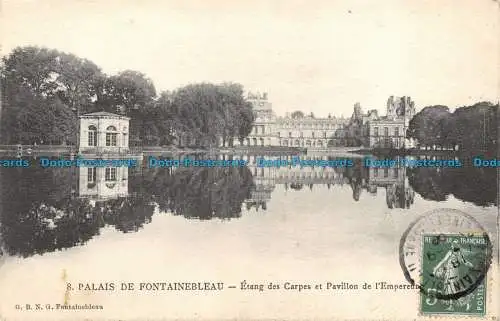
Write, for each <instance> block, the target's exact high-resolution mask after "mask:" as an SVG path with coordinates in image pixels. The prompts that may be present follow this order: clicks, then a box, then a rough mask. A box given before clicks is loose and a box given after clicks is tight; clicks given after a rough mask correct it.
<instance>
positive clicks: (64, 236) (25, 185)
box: [0, 155, 498, 320]
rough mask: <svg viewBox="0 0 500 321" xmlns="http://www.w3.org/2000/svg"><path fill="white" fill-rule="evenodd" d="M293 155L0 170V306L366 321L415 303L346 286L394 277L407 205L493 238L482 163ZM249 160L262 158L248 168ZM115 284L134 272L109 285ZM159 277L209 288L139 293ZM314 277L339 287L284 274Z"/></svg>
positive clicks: (493, 215) (493, 188)
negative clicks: (388, 162)
mask: <svg viewBox="0 0 500 321" xmlns="http://www.w3.org/2000/svg"><path fill="white" fill-rule="evenodd" d="M183 157H184V156H183ZM293 157H294V156H290V155H281V156H280V155H273V156H266V155H243V156H239V157H236V156H234V157H233V158H235V159H242V160H245V161H246V162H247V163H248V165H246V166H236V167H193V166H189V167H183V166H179V167H166V168H165V167H148V166H142V167H136V168H127V167H116V168H87V167H80V168H76V167H68V168H41V167H39V166H35V165H33V166H30V167H25V168H6V167H0V232H1V234H0V235H1V239H0V241H1V243H2V252H3V255H2V258H1V259H0V260H1V261H0V265H1V268H0V284H1V285H2V286H1V287H0V297H1V298H3V299H2V302H0V311H6V312H5V313H6V315H7V316H12V317H13V318H15V317H16V318H20V319H22V316H23V315H22V314H19V312H18V311H17V312H16V311H15V309H14V306H15V305H16V304H26V303H30V302H31V303H33V304H35V303H44V304H46V303H47V304H56V303H60V304H62V303H63V302H73V303H78V304H85V303H87V304H100V305H102V306H103V311H104V312H103V311H100V312H97V311H76V312H75V311H72V312H71V313H72V314H71V315H72V316H73V315H74V316H75V317H76V316H77V315H85V316H88V317H92V315H98V316H103V315H106V316H110V317H113V318H130V319H132V318H133V317H141V316H144V313H145V311H147V315H148V316H149V317H151V318H155V317H162V316H165V315H168V316H169V318H174V317H179V318H193V317H196V316H203V317H204V318H209V317H213V318H221V317H234V316H238V317H239V318H244V317H248V318H265V317H272V316H274V315H275V313H274V312H275V311H285V312H284V314H283V317H287V316H289V317H292V316H293V317H307V318H311V317H313V316H314V315H318V316H323V317H324V316H325V315H331V316H332V317H337V318H354V317H356V318H362V317H363V315H360V313H366V315H365V317H366V318H370V319H374V318H377V316H379V317H384V316H385V317H387V316H388V315H390V313H392V312H391V311H393V310H394V309H395V307H397V306H403V305H406V306H415V310H414V311H411V309H410V310H409V311H407V312H403V311H401V313H402V314H399V316H400V317H404V316H405V315H404V313H407V314H406V316H407V317H408V318H410V317H411V318H413V317H414V315H415V311H416V310H417V309H418V302H417V301H416V294H415V293H414V292H411V291H406V292H405V291H400V292H396V291H385V290H377V291H375V292H373V291H371V292H370V291H362V284H364V283H375V282H388V283H393V284H402V283H405V282H406V280H405V279H404V275H403V272H402V270H401V267H400V265H399V261H398V255H399V254H398V247H399V242H400V239H401V236H402V234H403V233H404V231H405V229H406V228H407V227H408V225H409V224H410V223H411V222H412V221H414V220H415V219H416V218H417V217H418V216H419V215H421V214H423V213H425V212H427V211H429V210H432V209H435V208H452V209H458V210H461V211H464V212H466V213H468V214H470V215H471V216H473V217H474V218H475V219H476V220H477V221H478V222H479V223H480V224H481V225H482V226H483V227H484V228H485V229H486V230H487V231H488V232H489V234H490V237H491V239H492V241H493V245H494V248H495V249H497V248H498V247H497V245H498V244H497V234H496V233H497V232H496V231H497V229H496V225H497V219H498V206H497V204H498V190H497V185H498V176H497V170H496V169H494V168H474V167H472V166H464V167H461V168H453V167H450V168H431V167H426V168H423V167H421V168H408V167H395V168H372V167H367V166H365V163H364V160H363V158H361V157H355V156H345V155H342V156H339V155H299V157H300V158H301V159H302V160H308V161H309V162H308V163H307V164H311V163H314V162H316V163H318V162H319V163H320V162H323V164H325V163H324V162H329V163H328V164H344V165H345V164H347V163H349V164H351V165H350V166H343V165H336V167H321V166H315V167H312V166H303V167H300V166H295V165H296V164H295V165H293V166H289V165H288V166H287V165H284V166H276V165H277V164H286V163H287V162H289V161H290V160H291V159H292V158H293ZM215 158H216V159H228V158H231V157H229V156H227V155H225V156H223V155H216V156H215ZM259 158H266V159H268V160H274V163H273V164H274V165H275V166H268V167H261V166H258V165H257V163H258V159H259ZM466 162H467V161H465V163H466ZM33 163H34V164H35V163H36V160H33ZM181 163H182V161H181ZM305 164H306V163H304V165H305ZM144 165H147V159H145V160H144ZM492 268H493V269H496V268H497V267H496V263H494V266H492ZM68 282H70V283H72V284H73V285H74V286H75V287H77V286H78V285H79V284H80V283H81V284H83V286H82V288H81V289H77V290H81V291H77V290H75V291H74V292H71V293H70V294H68V292H67V291H66V283H68ZM129 282H131V283H137V284H139V283H144V284H150V285H148V286H146V285H143V289H141V291H130V293H127V291H125V292H123V291H118V290H119V289H118V290H117V288H119V287H120V286H121V283H129ZM163 282H213V283H215V284H217V283H224V287H225V288H224V290H223V291H208V292H202V293H199V292H196V293H197V294H196V295H193V294H192V293H189V291H188V292H176V291H175V290H172V291H158V289H157V288H156V290H154V289H155V286H153V285H152V284H155V283H157V284H159V283H163ZM242 282H245V283H244V284H246V285H245V286H244V285H243V284H242ZM269 282H274V283H276V284H278V285H280V284H281V286H280V287H281V288H280V291H272V290H269V289H271V288H272V285H269ZM318 282H324V283H325V284H326V283H327V282H330V285H332V284H344V285H345V286H344V287H342V290H336V291H329V290H325V291H321V292H320V293H319V294H318V293H316V292H315V293H312V292H311V290H307V287H304V286H302V287H300V286H299V285H304V284H314V283H318ZM342 282H344V283H342ZM105 284H107V285H108V286H107V289H106V286H104V285H105ZM110 284H114V287H115V288H114V290H113V289H110V286H109V285H110ZM248 284H250V285H252V284H253V285H255V287H252V286H250V287H248V286H247V285H248ZM285 284H288V285H287V286H286V287H287V288H286V289H284V285H285ZM259 285H260V286H259ZM354 285H358V286H359V287H358V288H357V289H356V288H354ZM99 286H100V290H99V289H98V290H97V291H89V289H92V288H99ZM233 286H234V287H235V288H234V289H233V288H232V287H233ZM156 287H158V285H156ZM261 288H262V289H266V290H262V291H261V290H259V289H261ZM299 289H301V290H300V292H299ZM308 291H309V292H308ZM152 292H153V293H152ZM497 292H498V291H497ZM497 301H498V300H497ZM256 305H258V306H259V309H256V308H255V306H256ZM123 307H129V308H130V310H129V311H133V312H127V309H124V308H123ZM359 307H362V308H359ZM165 309H168V313H167V312H165ZM141 311H142V315H141ZM369 311H371V312H369ZM46 313H49V312H47V311H43V313H42V312H41V313H38V314H36V315H35V314H33V315H32V317H36V316H40V318H41V319H43V318H46V317H47V314H46ZM79 313H80V314H79ZM93 313H95V314H93ZM102 313H104V314H102ZM66 316H67V315H66ZM52 317H53V318H54V320H55V319H58V318H64V315H62V316H61V315H60V314H52V316H51V318H52Z"/></svg>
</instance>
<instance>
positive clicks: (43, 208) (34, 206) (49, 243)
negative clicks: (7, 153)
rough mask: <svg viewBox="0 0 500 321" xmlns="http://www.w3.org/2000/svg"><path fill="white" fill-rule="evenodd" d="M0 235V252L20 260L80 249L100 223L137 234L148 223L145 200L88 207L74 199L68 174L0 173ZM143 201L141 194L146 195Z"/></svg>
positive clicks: (68, 171) (149, 208)
mask: <svg viewBox="0 0 500 321" xmlns="http://www.w3.org/2000/svg"><path fill="white" fill-rule="evenodd" d="M0 170H1V171H2V172H1V174H2V180H3V182H7V184H1V185H0V188H1V190H0V198H1V199H0V204H1V205H2V213H0V214H1V215H0V233H1V239H2V243H3V249H4V251H5V252H7V253H8V254H10V255H21V256H24V257H27V256H30V255H35V254H43V253H45V252H52V251H56V250H61V249H65V248H70V247H73V246H77V245H82V244H85V243H86V242H87V241H88V240H90V239H91V238H92V237H94V236H95V235H98V234H99V230H100V228H102V227H104V225H105V223H107V224H112V225H116V228H117V229H118V230H121V231H124V232H127V231H131V230H138V228H139V227H142V225H143V224H144V223H147V222H149V221H150V220H151V216H152V214H153V206H152V205H149V204H150V199H149V198H145V197H140V196H136V197H134V198H130V199H120V200H115V201H108V202H107V203H106V204H105V205H103V204H100V203H99V204H98V205H99V206H95V207H94V206H92V205H91V204H90V202H89V200H88V199H83V198H76V197H74V194H73V193H72V187H73V186H76V184H74V183H75V181H74V180H75V179H76V177H75V175H74V174H75V172H74V171H73V169H42V168H39V167H37V166H33V167H28V168H22V169H0ZM146 195H147V194H146Z"/></svg>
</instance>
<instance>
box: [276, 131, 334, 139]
mask: <svg viewBox="0 0 500 321" xmlns="http://www.w3.org/2000/svg"><path fill="white" fill-rule="evenodd" d="M337 134H338V133H335V136H338V135H337ZM288 137H289V138H292V137H293V136H292V132H288ZM299 137H300V138H304V133H303V132H300V133H299ZM327 137H328V134H327V132H323V135H322V138H327ZM278 138H281V132H278ZM311 138H320V137H319V136H318V137H316V134H315V133H314V132H312V133H311Z"/></svg>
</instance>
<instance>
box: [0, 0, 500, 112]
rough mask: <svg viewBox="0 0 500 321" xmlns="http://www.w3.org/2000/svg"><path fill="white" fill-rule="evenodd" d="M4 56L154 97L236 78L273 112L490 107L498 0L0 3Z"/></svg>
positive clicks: (497, 55) (497, 60)
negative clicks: (31, 55)
mask: <svg viewBox="0 0 500 321" xmlns="http://www.w3.org/2000/svg"><path fill="white" fill-rule="evenodd" d="M1 10H2V20H1V21H2V22H1V23H2V26H1V28H0V30H1V38H0V39H1V44H2V54H3V55H5V54H8V53H9V52H10V51H11V50H12V49H13V48H15V47H17V46H25V45H38V46H45V47H48V48H53V49H58V50H61V51H64V52H70V53H73V54H75V55H77V56H79V57H82V58H87V59H90V60H92V61H93V62H94V63H96V64H97V65H98V66H100V67H101V68H102V70H103V72H105V73H107V74H115V73H117V72H119V71H122V70H126V69H132V70H137V71H140V72H142V73H144V74H146V75H147V76H148V77H149V78H151V79H152V80H153V82H154V84H155V86H156V89H157V91H158V92H160V91H163V90H173V89H175V88H178V87H180V86H183V85H186V84H189V83H197V82H213V83H221V82H226V81H230V82H238V83H241V84H242V85H243V86H244V88H245V89H246V90H250V91H254V92H255V91H259V92H268V96H269V100H270V101H271V102H272V103H273V109H274V110H275V111H276V112H277V114H278V115H283V114H285V112H293V111H295V110H302V111H304V112H306V113H309V112H314V114H315V115H316V116H326V115H328V114H329V113H331V114H332V115H338V116H340V115H343V116H350V115H351V114H352V110H353V105H354V104H355V103H356V102H359V103H360V104H361V106H362V108H363V110H365V111H366V110H368V109H378V110H379V111H380V112H383V114H385V108H386V103H387V99H388V97H389V96H391V95H394V96H411V97H412V99H413V100H414V101H415V105H416V108H417V110H420V109H421V108H423V107H425V106H429V105H438V104H440V105H447V106H449V107H450V108H451V109H452V110H453V109H454V108H455V107H457V106H464V105H470V104H473V103H475V102H478V101H484V100H488V101H492V102H496V101H498V99H499V98H498V97H499V85H500V82H499V69H500V67H499V66H500V50H499V48H500V47H499V42H500V41H499V39H500V30H499V27H500V15H499V2H497V1H493V0H439V1H437V0H383V1H374V0H346V1H337V0H324V1H323V0H307V1H299V0H237V1H236V0H176V1H169V0H162V1H160V0H158V1H150V0H149V1H148V0H137V1H131V0H121V1H116V0H87V1H79V0H44V1H25V0H3V1H2V8H1Z"/></svg>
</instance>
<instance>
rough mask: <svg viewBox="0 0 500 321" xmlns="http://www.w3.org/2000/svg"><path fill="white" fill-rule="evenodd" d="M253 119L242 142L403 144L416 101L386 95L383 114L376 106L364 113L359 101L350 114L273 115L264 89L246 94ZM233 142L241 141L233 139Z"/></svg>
mask: <svg viewBox="0 0 500 321" xmlns="http://www.w3.org/2000/svg"><path fill="white" fill-rule="evenodd" d="M247 99H248V101H249V102H251V103H252V105H253V110H254V116H255V122H254V125H253V128H252V131H251V133H250V134H249V135H248V137H247V138H245V139H244V140H243V141H242V143H243V145H245V146H256V145H257V146H292V147H316V148H324V147H331V146H347V145H349V146H360V145H365V146H369V147H394V148H400V147H403V141H404V135H405V129H406V128H407V126H408V123H409V120H410V119H411V118H412V117H413V116H414V115H415V104H414V102H413V101H412V100H411V98H410V97H394V96H391V97H389V99H388V101H387V109H386V110H387V113H386V116H380V117H379V116H378V112H377V110H370V111H368V112H367V113H363V111H362V109H361V106H360V104H359V103H356V104H355V105H354V111H353V114H352V116H351V117H350V118H337V117H335V116H329V117H327V118H315V117H313V116H312V115H305V116H303V117H291V115H289V114H287V115H286V116H285V117H280V116H276V114H275V113H274V111H273V109H272V104H271V103H270V102H269V101H268V97H267V93H264V94H263V95H260V94H252V93H250V94H248V98H247ZM235 144H236V145H239V144H240V141H239V140H237V139H235Z"/></svg>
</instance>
